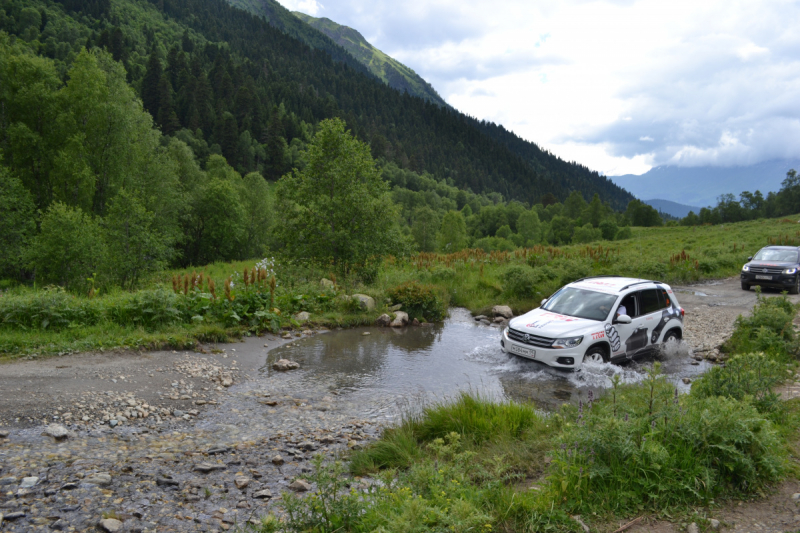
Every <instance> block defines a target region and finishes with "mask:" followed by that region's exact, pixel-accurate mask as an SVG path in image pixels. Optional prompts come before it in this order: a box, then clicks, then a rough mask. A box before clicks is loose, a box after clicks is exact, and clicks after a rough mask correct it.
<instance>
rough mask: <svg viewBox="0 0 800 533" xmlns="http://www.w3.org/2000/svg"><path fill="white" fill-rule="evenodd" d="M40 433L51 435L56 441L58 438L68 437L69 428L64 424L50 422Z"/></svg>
mask: <svg viewBox="0 0 800 533" xmlns="http://www.w3.org/2000/svg"><path fill="white" fill-rule="evenodd" d="M42 435H45V436H47V437H52V438H54V439H56V440H57V441H60V440H65V439H66V438H67V437H69V430H68V429H67V428H65V427H64V426H62V425H61V424H50V425H49V426H47V427H46V428H44V433H42Z"/></svg>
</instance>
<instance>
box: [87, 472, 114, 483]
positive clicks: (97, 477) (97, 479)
mask: <svg viewBox="0 0 800 533" xmlns="http://www.w3.org/2000/svg"><path fill="white" fill-rule="evenodd" d="M83 482H84V483H86V484H89V485H100V486H105V485H110V484H111V476H110V475H109V474H104V473H100V474H93V475H91V476H89V477H88V478H86V479H84V480H83Z"/></svg>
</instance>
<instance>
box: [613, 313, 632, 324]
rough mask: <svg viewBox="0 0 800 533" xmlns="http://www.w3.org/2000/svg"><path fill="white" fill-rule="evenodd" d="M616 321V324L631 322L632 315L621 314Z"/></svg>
mask: <svg viewBox="0 0 800 533" xmlns="http://www.w3.org/2000/svg"><path fill="white" fill-rule="evenodd" d="M614 323H615V324H630V323H631V317H629V316H628V315H619V316H618V317H617V318H616V319H615V320H614Z"/></svg>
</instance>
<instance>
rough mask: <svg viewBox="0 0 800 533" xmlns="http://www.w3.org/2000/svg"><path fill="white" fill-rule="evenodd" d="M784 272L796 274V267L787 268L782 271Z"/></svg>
mask: <svg viewBox="0 0 800 533" xmlns="http://www.w3.org/2000/svg"><path fill="white" fill-rule="evenodd" d="M783 273H784V274H797V268H787V269H786V270H784V271H783Z"/></svg>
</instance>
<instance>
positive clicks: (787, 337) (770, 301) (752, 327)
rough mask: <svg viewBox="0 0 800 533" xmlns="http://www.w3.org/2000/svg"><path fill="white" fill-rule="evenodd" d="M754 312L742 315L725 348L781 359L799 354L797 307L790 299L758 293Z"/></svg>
mask: <svg viewBox="0 0 800 533" xmlns="http://www.w3.org/2000/svg"><path fill="white" fill-rule="evenodd" d="M757 298H758V300H757V302H756V305H755V306H754V307H753V313H752V314H751V315H750V316H748V317H745V316H740V317H739V318H737V319H736V325H735V328H734V330H733V334H732V335H731V337H730V338H729V339H728V340H727V341H725V343H724V344H723V346H722V349H723V351H725V352H727V353H733V354H741V353H749V352H765V353H766V354H767V355H769V356H771V357H776V358H779V359H781V360H783V359H786V358H787V356H788V355H790V354H794V353H796V352H797V351H798V346H797V336H796V334H795V332H794V328H793V327H792V320H793V319H794V316H795V313H796V308H795V306H794V305H793V304H792V302H791V301H789V299H788V298H787V297H786V295H783V296H777V297H772V298H764V297H762V296H761V294H760V291H759V292H758V297H757Z"/></svg>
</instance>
